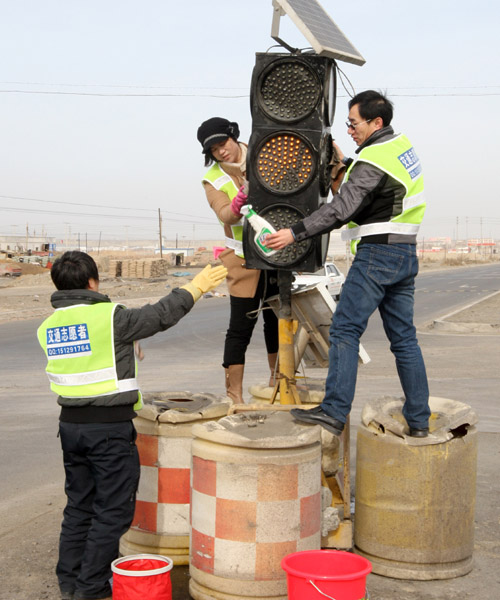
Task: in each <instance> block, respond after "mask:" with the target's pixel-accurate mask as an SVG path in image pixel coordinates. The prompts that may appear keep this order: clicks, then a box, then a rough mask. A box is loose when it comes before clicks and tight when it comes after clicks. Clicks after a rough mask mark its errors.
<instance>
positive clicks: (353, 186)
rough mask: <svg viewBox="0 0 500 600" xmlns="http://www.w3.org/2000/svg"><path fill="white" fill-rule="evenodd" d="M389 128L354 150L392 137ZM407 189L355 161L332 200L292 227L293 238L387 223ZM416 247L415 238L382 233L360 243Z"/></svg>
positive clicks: (392, 131) (383, 174)
mask: <svg viewBox="0 0 500 600" xmlns="http://www.w3.org/2000/svg"><path fill="white" fill-rule="evenodd" d="M394 137H395V135H394V130H393V129H392V127H384V128H383V129H381V130H379V131H376V132H375V133H374V134H373V135H371V136H370V137H369V138H368V139H367V140H366V141H365V142H364V143H363V144H361V146H359V147H358V148H357V150H356V153H359V152H361V150H362V149H363V148H365V147H366V146H370V145H372V144H374V143H379V142H385V141H388V140H390V139H392V138H394ZM405 193H406V190H405V188H404V186H403V185H401V184H400V183H399V182H398V181H396V180H395V179H393V178H392V177H390V176H389V175H388V174H387V173H384V172H383V171H382V170H380V169H378V168H377V167H375V166H373V165H371V164H368V163H365V162H363V161H360V162H357V163H355V164H354V166H353V167H352V169H351V172H350V174H349V179H348V180H347V181H346V182H345V183H343V184H342V186H341V188H340V190H339V192H338V194H335V196H333V198H332V201H331V202H329V203H328V204H324V205H323V206H322V207H321V208H319V209H318V210H316V211H314V212H313V213H312V214H311V215H309V216H308V217H306V218H305V219H303V220H302V221H299V222H298V223H296V224H295V225H293V226H292V228H291V229H292V231H293V234H294V236H295V239H296V240H297V241H298V242H300V241H302V240H305V239H307V238H310V237H312V236H315V235H319V234H322V233H327V232H329V231H332V229H339V228H340V227H342V226H343V225H345V224H346V223H349V221H354V222H356V223H357V224H358V225H366V224H368V223H380V222H385V221H389V220H390V219H391V217H393V216H394V215H397V214H399V213H401V212H402V204H403V198H404V196H405ZM363 242H369V243H384V244H416V243H417V236H416V235H400V234H383V235H372V236H366V237H364V238H362V240H361V242H360V243H363Z"/></svg>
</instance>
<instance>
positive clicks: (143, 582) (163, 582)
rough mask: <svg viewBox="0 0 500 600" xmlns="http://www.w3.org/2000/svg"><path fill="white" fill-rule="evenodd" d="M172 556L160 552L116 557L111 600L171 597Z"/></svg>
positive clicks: (169, 598)
mask: <svg viewBox="0 0 500 600" xmlns="http://www.w3.org/2000/svg"><path fill="white" fill-rule="evenodd" d="M173 564H174V563H173V561H172V559H170V558H168V557H166V556H160V555H159V554H136V555H135V556H124V557H122V558H117V559H116V560H114V561H113V562H112V563H111V570H112V571H113V600H145V598H147V600H172V583H171V581H170V571H171V569H172V566H173Z"/></svg>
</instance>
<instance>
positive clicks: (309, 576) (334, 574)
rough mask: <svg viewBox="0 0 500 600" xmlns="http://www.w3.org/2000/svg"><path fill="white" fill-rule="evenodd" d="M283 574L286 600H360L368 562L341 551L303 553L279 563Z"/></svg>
mask: <svg viewBox="0 0 500 600" xmlns="http://www.w3.org/2000/svg"><path fill="white" fill-rule="evenodd" d="M281 568H282V569H284V570H285V571H286V578H287V585H288V600H304V599H305V598H307V600H324V598H331V600H363V599H365V598H366V597H367V596H366V576H367V575H368V573H370V571H371V570H372V565H371V563H370V561H369V560H367V559H366V558H364V557H363V556H359V555H358V554H352V553H351V552H342V551H340V550H305V551H303V552H294V553H293V554H288V556H285V557H284V558H283V560H282V561H281Z"/></svg>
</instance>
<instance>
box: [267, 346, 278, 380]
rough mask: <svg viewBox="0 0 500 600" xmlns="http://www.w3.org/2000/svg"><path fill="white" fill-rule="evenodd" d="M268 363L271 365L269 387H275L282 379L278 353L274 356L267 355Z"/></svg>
mask: <svg viewBox="0 0 500 600" xmlns="http://www.w3.org/2000/svg"><path fill="white" fill-rule="evenodd" d="M267 362H268V363H269V368H270V369H271V376H270V378H269V387H272V388H273V387H274V386H275V385H276V382H277V381H278V379H279V378H280V366H279V363H278V353H277V352H274V353H273V354H268V355H267Z"/></svg>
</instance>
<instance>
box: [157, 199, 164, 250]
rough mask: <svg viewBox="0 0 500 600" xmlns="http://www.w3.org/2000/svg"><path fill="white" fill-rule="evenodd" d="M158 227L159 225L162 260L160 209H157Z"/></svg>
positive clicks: (161, 245) (161, 244)
mask: <svg viewBox="0 0 500 600" xmlns="http://www.w3.org/2000/svg"><path fill="white" fill-rule="evenodd" d="M158 225H159V231H160V258H163V243H162V236H161V212H160V209H158Z"/></svg>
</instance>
